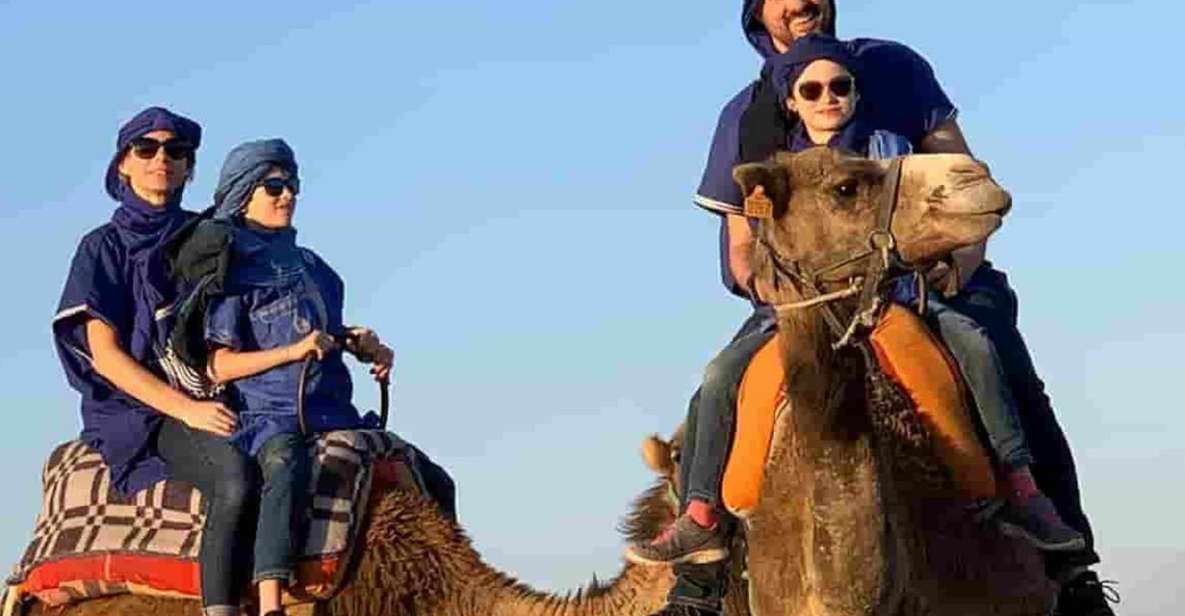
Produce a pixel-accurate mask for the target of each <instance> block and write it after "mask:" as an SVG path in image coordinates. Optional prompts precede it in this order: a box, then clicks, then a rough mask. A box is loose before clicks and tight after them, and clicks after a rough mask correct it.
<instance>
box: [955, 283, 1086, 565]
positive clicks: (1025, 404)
mask: <svg viewBox="0 0 1185 616" xmlns="http://www.w3.org/2000/svg"><path fill="white" fill-rule="evenodd" d="M945 302H946V304H947V305H949V306H950V307H951V308H953V309H955V310H957V311H958V312H960V313H962V314H964V315H967V316H968V317H971V318H972V319H974V320H975V322H976V323H979V324H980V325H981V326H983V328H984V329H985V330H986V331H987V335H988V337H989V338H991V341H992V343H993V344H994V345H995V347H996V352H997V353H998V354H999V356H1000V362H1001V365H1003V367H1004V373H1005V376H1007V378H1008V385H1009V386H1010V387H1011V389H1012V395H1013V396H1014V397H1015V399H1016V403H1017V407H1018V408H1019V410H1020V423H1021V427H1022V428H1023V429H1024V433H1025V436H1026V437H1027V439H1028V442H1029V447H1030V449H1031V450H1032V452H1033V458H1034V460H1033V465H1032V470H1033V477H1034V479H1036V482H1037V486H1038V487H1039V488H1041V491H1042V492H1044V493H1045V495H1046V496H1048V497H1049V498H1050V499H1051V500H1052V501H1053V503H1054V505H1055V506H1056V507H1057V510H1058V513H1059V514H1060V515H1061V517H1062V519H1063V520H1065V521H1066V523H1067V524H1069V525H1070V526H1071V527H1073V528H1074V529H1075V530H1077V531H1078V532H1080V533H1082V534H1083V536H1085V537H1086V548H1084V549H1083V550H1081V551H1078V552H1050V553H1046V554H1045V566H1046V570H1047V571H1048V572H1049V573H1050V574H1051V576H1055V575H1056V574H1057V573H1059V572H1061V571H1063V570H1065V569H1068V568H1071V567H1079V566H1088V565H1093V564H1095V563H1097V562H1099V556H1098V554H1097V553H1095V550H1094V535H1093V534H1092V532H1091V528H1090V522H1089V521H1088V520H1087V518H1086V514H1085V513H1084V512H1083V511H1082V498H1081V496H1080V494H1079V490H1078V473H1077V471H1076V470H1075V467H1074V457H1073V454H1071V453H1070V445H1069V443H1068V442H1066V436H1065V434H1064V433H1063V432H1062V428H1061V426H1060V425H1059V424H1058V421H1057V417H1056V416H1055V415H1054V412H1053V405H1052V403H1051V402H1050V400H1049V396H1048V395H1046V393H1045V383H1044V382H1043V381H1042V380H1041V378H1040V377H1039V376H1037V369H1036V367H1034V365H1033V358H1032V356H1031V355H1030V354H1029V349H1028V346H1026V345H1025V341H1024V338H1023V337H1022V336H1021V334H1020V330H1018V329H1017V311H1018V305H1017V298H1016V293H1015V292H1013V290H1012V289H1011V288H1010V287H1009V286H1008V277H1007V276H1005V275H1004V273H1003V272H1000V271H998V270H995V269H993V268H992V267H991V264H990V263H985V264H984V265H983V266H982V267H980V268H979V269H978V270H976V271H975V274H974V275H972V276H971V278H970V280H968V282H967V285H966V286H965V287H964V288H963V290H962V291H961V292H960V293H959V294H958V295H957V296H955V297H953V298H950V299H947V300H945Z"/></svg>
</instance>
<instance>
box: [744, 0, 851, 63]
mask: <svg viewBox="0 0 1185 616" xmlns="http://www.w3.org/2000/svg"><path fill="white" fill-rule="evenodd" d="M807 1H808V2H815V3H816V4H818V5H819V12H820V15H819V17H820V20H821V21H822V23H823V27H822V29H821V30H820V32H822V33H823V34H829V35H831V36H835V2H836V0H807ZM763 4H765V0H744V1H743V2H742V4H741V27H742V28H743V29H744V32H745V38H746V39H748V40H749V44H750V45H752V46H753V49H756V50H757V53H758V54H761V57H762V58H763V59H764V58H769V57H770V56H775V55H777V54H778V50H777V49H776V48H774V43H773V41H772V40H771V39H770V36H769V32H768V31H766V29H765V24H763V23H761V6H762V5H763Z"/></svg>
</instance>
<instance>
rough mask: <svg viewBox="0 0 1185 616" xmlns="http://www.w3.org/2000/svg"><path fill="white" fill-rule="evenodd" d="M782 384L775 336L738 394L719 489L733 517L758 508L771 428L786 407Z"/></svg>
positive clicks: (753, 363)
mask: <svg viewBox="0 0 1185 616" xmlns="http://www.w3.org/2000/svg"><path fill="white" fill-rule="evenodd" d="M785 385H786V371H785V369H784V368H783V367H782V356H781V343H780V336H779V335H775V336H774V337H773V338H771V339H770V341H769V342H767V343H765V346H763V347H761V349H759V350H758V351H757V354H755V355H754V356H753V359H752V360H750V362H749V367H748V368H746V369H745V375H744V377H742V378H741V386H740V390H739V391H738V392H737V421H736V428H735V437H734V438H733V443H732V451H731V452H729V454H728V464H727V465H726V466H725V467H724V482H723V484H722V485H721V486H720V495H721V498H722V499H723V501H724V506H725V507H727V508H728V510H729V511H731V512H733V513H734V514H736V515H739V516H744V515H747V514H748V513H749V512H750V511H752V509H753V507H754V506H756V505H757V497H758V496H759V495H760V494H761V482H762V480H763V479H764V478H765V462H766V460H768V459H769V450H770V445H771V444H772V441H773V434H774V427H775V426H776V425H777V420H778V415H779V414H780V413H781V412H782V410H783V409H784V408H785V406H786V387H785Z"/></svg>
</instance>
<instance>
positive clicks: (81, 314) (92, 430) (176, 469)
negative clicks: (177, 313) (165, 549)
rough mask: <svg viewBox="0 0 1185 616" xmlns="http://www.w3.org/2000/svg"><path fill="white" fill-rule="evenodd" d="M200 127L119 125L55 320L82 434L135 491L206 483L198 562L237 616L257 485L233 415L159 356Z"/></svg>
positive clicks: (161, 117) (173, 117)
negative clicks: (168, 259)
mask: <svg viewBox="0 0 1185 616" xmlns="http://www.w3.org/2000/svg"><path fill="white" fill-rule="evenodd" d="M201 137H202V131H201V127H200V126H199V125H198V124H197V123H196V122H193V121H192V120H189V119H187V118H184V117H182V116H179V115H177V114H175V113H172V112H170V111H169V110H167V109H162V108H159V107H153V108H150V109H145V110H144V111H143V112H141V113H139V114H138V115H136V117H134V118H132V119H131V120H130V121H129V122H128V123H127V124H125V125H124V126H123V127H121V128H120V130H119V136H118V138H117V139H116V151H115V155H114V156H113V157H112V159H111V163H110V165H109V166H108V168H107V177H106V188H107V194H109V195H110V196H111V198H112V199H114V200H116V201H117V202H118V203H119V206H118V207H117V208H116V210H115V213H114V214H113V215H112V217H111V221H110V222H108V223H106V224H104V225H102V226H100V227H99V228H97V229H95V230H94V231H91V232H90V233H88V234H87V235H86V236H85V237H83V238H82V241H81V243H80V244H79V246H78V251H77V253H76V254H75V256H74V261H73V263H72V265H71V267H70V274H69V276H68V277H67V279H66V285H65V289H64V290H63V291H62V299H61V302H60V304H59V308H58V314H57V316H56V317H54V320H53V333H54V342H55V345H56V346H57V350H58V355H59V357H60V358H61V361H62V365H63V367H64V368H65V370H66V375H67V378H68V380H69V381H70V384H71V386H73V387H74V388H75V389H77V390H78V391H79V392H80V393H81V394H82V422H83V429H82V440H83V441H85V442H86V443H88V444H89V445H90V446H91V447H94V448H95V449H96V450H98V451H99V453H100V454H101V455H102V457H103V460H104V462H106V464H107V465H108V466H109V467H110V469H111V484H112V486H114V487H115V489H116V490H118V491H120V492H121V493H123V494H125V495H130V494H132V493H134V492H137V491H139V490H142V489H144V488H147V487H149V486H151V485H152V484H153V483H156V482H157V481H160V480H161V479H164V478H165V477H166V475H167V476H169V477H172V478H177V479H181V480H183V481H187V482H189V483H192V484H194V485H196V486H197V487H198V488H199V489H200V490H201V492H202V495H203V497H204V499H205V503H206V505H205V506H206V523H205V529H204V532H203V534H202V544H201V547H200V553H199V561H200V564H201V570H202V583H201V586H202V600H203V604H204V605H205V608H206V612H207V613H208V614H216V615H226V614H238V613H239V602H238V597H237V595H236V592H235V586H234V584H233V583H232V580H234V579H242V578H236V577H235V574H236V571H235V565H236V562H237V561H236V559H235V558H234V556H233V551H234V550H233V548H234V544H235V541H236V536H237V530H238V517H239V515H240V512H241V509H242V502H243V499H244V495H245V494H246V493H247V491H248V489H249V487H250V485H251V482H250V480H249V477H250V475H249V472H250V470H251V469H250V467H249V465H248V460H247V459H246V457H245V456H244V455H243V454H242V453H241V452H239V451H238V450H237V449H235V448H234V447H233V446H231V444H230V442H229V441H228V440H227V437H229V436H230V435H231V434H232V433H233V432H234V429H235V424H236V419H235V415H234V414H233V413H232V412H231V411H230V410H229V409H227V407H225V406H224V405H222V404H221V403H218V402H212V401H198V400H194V399H191V398H189V397H188V396H186V395H185V394H183V393H181V392H180V391H178V390H176V389H173V388H172V387H170V386H169V385H168V384H167V383H166V381H165V380H164V374H163V372H162V370H161V369H160V366H159V364H158V363H157V361H156V360H157V357H156V350H155V348H154V345H153V343H152V340H153V339H154V337H153V336H154V334H153V330H154V312H155V311H156V309H158V308H160V307H162V306H165V305H167V304H169V303H170V302H171V301H172V299H174V298H173V297H172V294H173V291H172V288H173V287H172V285H171V284H170V283H168V282H167V281H166V280H165V278H164V276H163V275H162V273H161V272H162V268H161V266H160V262H159V261H158V260H157V258H156V255H157V254H158V248H160V246H161V245H162V244H163V243H164V242H165V241H166V239H167V238H169V236H170V235H172V234H173V232H174V231H176V230H178V229H179V228H180V227H182V226H183V225H184V224H185V223H186V222H187V221H189V220H190V219H192V217H193V214H192V213H191V212H187V211H185V210H182V209H181V196H182V193H183V191H184V186H185V183H186V182H187V181H188V180H189V179H190V178H191V177H192V175H193V169H194V163H195V160H196V154H195V153H196V151H197V147H198V145H199V144H200V143H201Z"/></svg>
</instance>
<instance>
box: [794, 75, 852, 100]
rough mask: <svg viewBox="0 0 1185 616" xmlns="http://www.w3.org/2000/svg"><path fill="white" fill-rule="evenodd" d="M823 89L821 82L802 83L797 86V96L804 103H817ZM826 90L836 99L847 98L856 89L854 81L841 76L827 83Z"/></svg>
mask: <svg viewBox="0 0 1185 616" xmlns="http://www.w3.org/2000/svg"><path fill="white" fill-rule="evenodd" d="M823 88H824V86H823V82H821V81H804V82H802V83H800V84H798V95H799V96H801V97H802V99H803V100H806V101H812V102H813V101H817V100H819V98H820V97H821V96H823ZM826 88H827V89H828V90H831V93H832V94H834V95H835V96H836V97H837V98H847V97H848V96H849V95H850V94H851V93H852V90H854V89H856V80H855V79H852V77H851V76H849V75H841V76H839V77H836V78H835V79H832V80H831V81H829V82H827V85H826Z"/></svg>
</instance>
